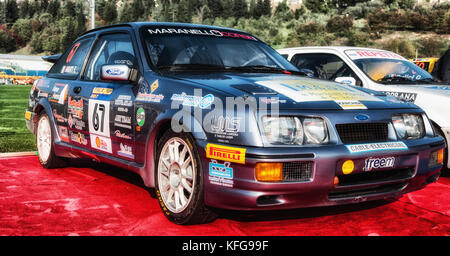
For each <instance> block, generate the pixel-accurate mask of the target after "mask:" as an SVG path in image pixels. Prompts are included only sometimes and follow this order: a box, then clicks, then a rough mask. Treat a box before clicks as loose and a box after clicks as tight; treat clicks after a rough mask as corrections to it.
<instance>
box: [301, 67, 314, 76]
mask: <svg viewBox="0 0 450 256" xmlns="http://www.w3.org/2000/svg"><path fill="white" fill-rule="evenodd" d="M300 72H303V73H305V74H306V76H307V77H313V76H314V71H312V70H311V69H307V68H302V69H300Z"/></svg>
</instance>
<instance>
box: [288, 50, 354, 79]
mask: <svg viewBox="0 0 450 256" xmlns="http://www.w3.org/2000/svg"><path fill="white" fill-rule="evenodd" d="M291 62H292V64H294V65H295V66H296V67H297V68H298V69H299V70H301V71H304V72H306V73H311V74H312V76H313V77H316V78H321V79H326V80H332V81H334V80H335V79H336V78H337V77H353V78H355V80H356V85H358V86H361V85H362V82H361V80H360V79H359V78H358V76H357V75H356V74H355V72H353V70H351V69H350V67H349V66H348V65H347V64H345V63H344V61H342V60H341V58H339V57H338V56H336V55H334V54H327V53H306V54H296V55H294V57H292V60H291Z"/></svg>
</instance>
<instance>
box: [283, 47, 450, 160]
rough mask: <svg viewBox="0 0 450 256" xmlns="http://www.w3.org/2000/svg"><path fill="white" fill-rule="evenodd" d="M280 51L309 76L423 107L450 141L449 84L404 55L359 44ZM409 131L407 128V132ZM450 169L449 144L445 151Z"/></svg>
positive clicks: (439, 130) (440, 131)
mask: <svg viewBox="0 0 450 256" xmlns="http://www.w3.org/2000/svg"><path fill="white" fill-rule="evenodd" d="M278 52H279V53H280V54H281V55H282V56H284V57H285V58H286V59H288V60H289V61H290V62H291V63H292V64H294V65H295V66H296V67H297V68H298V69H299V70H300V71H303V72H305V73H306V74H307V75H308V76H311V77H315V78H322V79H326V80H332V81H336V82H339V83H345V84H349V85H355V86H361V87H363V88H366V89H371V90H376V91H381V92H383V93H386V94H388V95H392V96H395V97H396V98H398V99H400V100H403V101H406V102H411V103H414V104H416V105H417V106H419V107H421V108H422V109H423V110H424V111H425V112H426V113H427V115H428V117H429V118H430V119H431V120H432V123H433V125H434V128H435V130H436V132H437V133H439V134H440V135H441V136H442V137H444V138H445V140H446V144H447V145H448V144H449V142H450V85H445V84H442V83H439V82H438V81H437V80H436V79H435V78H433V76H432V75H430V74H429V73H428V72H426V71H425V70H423V69H421V68H420V67H418V66H416V65H415V64H414V63H412V62H410V61H408V60H407V59H405V58H403V57H402V56H400V55H398V54H396V53H393V52H389V51H384V50H378V49H370V48H360V47H345V46H336V47H326V46H324V47H296V48H286V49H280V50H278ZM406 132H407V131H406ZM444 161H446V163H447V164H446V165H447V168H450V161H449V157H448V147H446V150H445V154H444Z"/></svg>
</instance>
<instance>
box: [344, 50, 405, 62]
mask: <svg viewBox="0 0 450 256" xmlns="http://www.w3.org/2000/svg"><path fill="white" fill-rule="evenodd" d="M345 54H347V56H348V57H349V58H350V59H352V60H357V59H373V58H378V59H398V60H406V59H405V58H403V57H402V56H400V55H398V54H396V53H393V52H387V51H382V50H362V49H361V50H347V51H345Z"/></svg>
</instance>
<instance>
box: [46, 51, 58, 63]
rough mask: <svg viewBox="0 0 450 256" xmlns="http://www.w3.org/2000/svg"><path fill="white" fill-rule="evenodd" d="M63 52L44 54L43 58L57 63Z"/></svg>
mask: <svg viewBox="0 0 450 256" xmlns="http://www.w3.org/2000/svg"><path fill="white" fill-rule="evenodd" d="M61 55H62V53H58V54H55V55H50V56H43V57H42V59H43V60H45V61H48V62H51V63H56V62H57V61H58V60H59V58H60V57H61Z"/></svg>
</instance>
